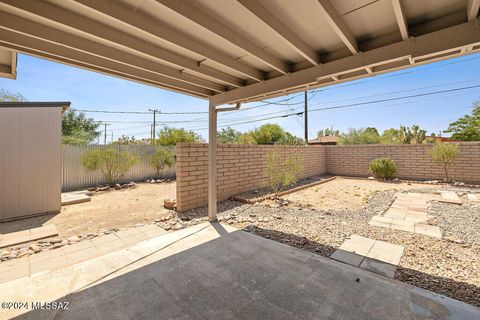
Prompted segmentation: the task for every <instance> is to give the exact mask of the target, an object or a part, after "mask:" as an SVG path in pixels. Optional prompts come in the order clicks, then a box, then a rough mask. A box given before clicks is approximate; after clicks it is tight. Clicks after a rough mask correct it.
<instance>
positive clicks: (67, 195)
mask: <svg viewBox="0 0 480 320" xmlns="http://www.w3.org/2000/svg"><path fill="white" fill-rule="evenodd" d="M91 200H92V198H91V197H90V196H89V195H88V194H85V193H84V192H64V193H62V206H70V205H72V204H78V203H84V202H89V201H91Z"/></svg>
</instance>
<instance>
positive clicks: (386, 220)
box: [369, 191, 458, 239]
mask: <svg viewBox="0 0 480 320" xmlns="http://www.w3.org/2000/svg"><path fill="white" fill-rule="evenodd" d="M452 194H453V195H452ZM446 197H449V199H453V200H452V201H454V199H455V197H457V198H458V196H457V194H456V193H455V192H452V191H448V192H447V195H446ZM442 199H444V197H443V193H442V195H434V194H424V193H414V192H410V193H398V194H397V195H396V197H395V201H394V202H393V203H392V205H391V206H390V208H389V209H388V210H387V212H385V214H384V215H383V216H381V215H377V216H374V217H372V219H371V220H370V222H369V224H370V225H372V226H377V227H382V228H390V229H395V230H402V231H407V232H412V233H418V234H423V235H426V236H429V237H433V238H436V239H441V238H442V232H441V230H440V228H439V227H437V226H431V225H429V224H428V223H427V221H428V220H429V219H430V216H429V215H428V213H427V209H428V201H431V200H437V201H440V200H442ZM417 225H418V227H417Z"/></svg>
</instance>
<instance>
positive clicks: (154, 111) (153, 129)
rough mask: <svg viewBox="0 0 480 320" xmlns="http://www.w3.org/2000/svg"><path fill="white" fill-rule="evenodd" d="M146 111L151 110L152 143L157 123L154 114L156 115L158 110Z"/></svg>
mask: <svg viewBox="0 0 480 320" xmlns="http://www.w3.org/2000/svg"><path fill="white" fill-rule="evenodd" d="M148 111H151V112H153V126H152V144H153V141H154V140H155V126H156V125H157V119H156V115H157V112H160V110H157V109H148Z"/></svg>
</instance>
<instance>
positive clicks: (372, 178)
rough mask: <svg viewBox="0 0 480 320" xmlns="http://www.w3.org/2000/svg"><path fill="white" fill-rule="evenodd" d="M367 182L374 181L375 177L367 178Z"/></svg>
mask: <svg viewBox="0 0 480 320" xmlns="http://www.w3.org/2000/svg"><path fill="white" fill-rule="evenodd" d="M367 179H368V180H375V177H368V178H367Z"/></svg>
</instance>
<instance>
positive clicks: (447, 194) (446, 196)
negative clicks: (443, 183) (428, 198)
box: [438, 191, 462, 204]
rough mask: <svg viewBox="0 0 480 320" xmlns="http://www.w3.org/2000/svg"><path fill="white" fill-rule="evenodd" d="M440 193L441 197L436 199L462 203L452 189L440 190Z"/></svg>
mask: <svg viewBox="0 0 480 320" xmlns="http://www.w3.org/2000/svg"><path fill="white" fill-rule="evenodd" d="M440 195H441V196H442V197H441V199H438V201H440V202H447V203H454V204H462V200H460V198H459V197H458V196H457V194H456V193H455V192H453V191H441V192H440Z"/></svg>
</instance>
